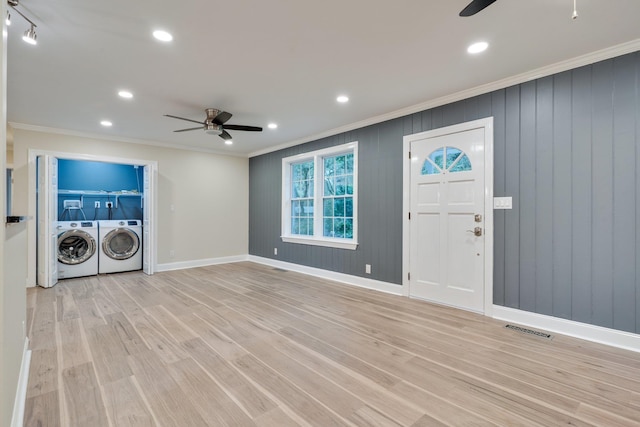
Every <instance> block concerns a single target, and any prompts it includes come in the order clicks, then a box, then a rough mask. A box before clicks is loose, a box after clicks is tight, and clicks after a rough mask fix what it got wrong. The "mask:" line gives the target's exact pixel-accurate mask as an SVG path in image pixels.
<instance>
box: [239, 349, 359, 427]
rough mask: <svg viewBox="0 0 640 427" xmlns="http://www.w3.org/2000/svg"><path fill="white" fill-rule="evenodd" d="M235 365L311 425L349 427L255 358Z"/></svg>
mask: <svg viewBox="0 0 640 427" xmlns="http://www.w3.org/2000/svg"><path fill="white" fill-rule="evenodd" d="M233 364H234V365H235V366H237V367H238V369H239V370H240V371H241V372H243V373H244V374H245V375H247V376H248V377H249V378H251V379H252V380H253V381H255V382H256V383H259V384H260V385H261V386H262V387H264V388H265V389H266V390H267V391H268V392H269V393H270V394H272V395H273V396H275V397H276V398H277V399H278V400H279V401H280V402H282V404H284V405H286V406H288V407H289V408H291V410H293V411H294V412H296V413H297V414H298V415H299V416H301V417H303V418H304V419H305V420H307V421H308V422H309V423H310V424H312V425H317V426H324V427H330V426H344V425H349V423H348V422H347V421H346V420H345V419H344V418H341V417H339V416H338V415H337V414H335V413H334V412H332V411H330V410H329V409H328V408H326V407H325V406H323V405H322V404H320V403H319V402H317V401H316V400H315V399H313V398H310V396H309V395H307V394H306V393H304V392H302V390H300V389H298V388H296V387H295V386H293V385H292V384H291V383H289V382H288V381H286V380H285V379H284V378H283V377H282V376H280V375H279V374H278V373H276V372H274V371H273V370H271V369H269V368H267V367H266V366H264V365H263V364H262V363H260V361H258V360H257V359H256V358H254V357H253V356H251V355H247V356H244V357H241V358H240V359H237V360H234V361H233Z"/></svg>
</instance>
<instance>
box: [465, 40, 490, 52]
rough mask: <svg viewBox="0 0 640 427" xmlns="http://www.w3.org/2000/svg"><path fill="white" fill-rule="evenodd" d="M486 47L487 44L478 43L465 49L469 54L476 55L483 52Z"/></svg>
mask: <svg viewBox="0 0 640 427" xmlns="http://www.w3.org/2000/svg"><path fill="white" fill-rule="evenodd" d="M488 47H489V43H487V42H478V43H474V44H472V45H471V46H469V47H468V48H467V52H469V53H471V54H476V53H480V52H484V51H485V50H487V48H488Z"/></svg>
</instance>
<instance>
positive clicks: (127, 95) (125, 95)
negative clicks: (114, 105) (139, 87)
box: [118, 90, 133, 99]
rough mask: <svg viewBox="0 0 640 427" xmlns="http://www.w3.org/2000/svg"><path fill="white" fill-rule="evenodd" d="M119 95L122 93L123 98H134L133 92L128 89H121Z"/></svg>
mask: <svg viewBox="0 0 640 427" xmlns="http://www.w3.org/2000/svg"><path fill="white" fill-rule="evenodd" d="M118 95H120V97H121V98H126V99H131V98H133V94H132V93H131V92H129V91H128V90H121V91H120V92H118Z"/></svg>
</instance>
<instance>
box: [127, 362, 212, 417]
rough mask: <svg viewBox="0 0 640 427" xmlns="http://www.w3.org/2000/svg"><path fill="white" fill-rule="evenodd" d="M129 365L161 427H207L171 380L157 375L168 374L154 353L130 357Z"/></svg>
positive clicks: (169, 377) (186, 397)
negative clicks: (159, 373) (160, 373)
mask: <svg viewBox="0 0 640 427" xmlns="http://www.w3.org/2000/svg"><path fill="white" fill-rule="evenodd" d="M129 364H130V365H131V369H132V370H133V372H134V374H135V377H136V381H138V383H139V384H140V386H141V388H142V391H143V393H144V395H145V398H146V401H147V402H149V405H151V410H152V411H153V413H154V415H155V418H156V419H157V420H159V421H160V422H161V423H162V425H163V426H167V427H173V426H175V427H184V426H193V427H200V426H207V425H208V424H207V422H206V421H205V420H204V419H203V418H202V416H201V415H200V414H199V413H198V411H197V410H196V408H195V407H194V406H193V404H192V402H191V400H190V398H189V396H187V395H186V394H184V392H183V391H182V390H181V389H180V386H179V385H178V384H177V383H176V382H175V381H174V380H173V379H172V378H171V376H170V375H166V374H165V375H158V372H163V373H167V371H168V370H167V368H166V365H165V364H164V362H163V361H162V360H161V359H160V357H159V356H158V355H157V354H156V353H155V352H153V351H151V350H149V351H147V352H145V353H138V354H134V355H132V356H129Z"/></svg>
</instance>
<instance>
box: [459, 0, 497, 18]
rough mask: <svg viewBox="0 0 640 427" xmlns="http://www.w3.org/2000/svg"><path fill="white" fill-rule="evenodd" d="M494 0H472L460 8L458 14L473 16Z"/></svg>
mask: <svg viewBox="0 0 640 427" xmlns="http://www.w3.org/2000/svg"><path fill="white" fill-rule="evenodd" d="M495 1H496V0H473V1H472V2H471V3H469V4H468V5H467V7H465V8H464V9H462V12H460V16H473V15H475V14H476V13H478V12H480V11H481V10H483V9H484V8H486V7H488V6H491V4H492V3H494V2H495Z"/></svg>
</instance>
